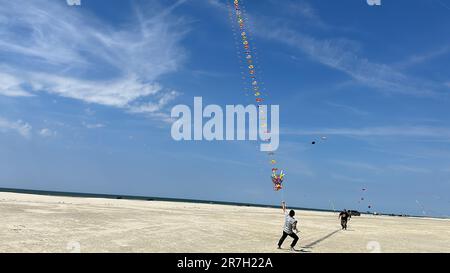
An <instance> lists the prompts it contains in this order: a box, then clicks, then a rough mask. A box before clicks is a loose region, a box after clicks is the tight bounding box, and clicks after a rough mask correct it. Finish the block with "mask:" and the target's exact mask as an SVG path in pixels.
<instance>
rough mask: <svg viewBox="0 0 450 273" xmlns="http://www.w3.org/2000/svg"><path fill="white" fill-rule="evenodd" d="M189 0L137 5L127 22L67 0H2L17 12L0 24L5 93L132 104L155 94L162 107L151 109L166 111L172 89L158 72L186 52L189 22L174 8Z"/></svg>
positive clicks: (171, 67) (2, 9)
mask: <svg viewBox="0 0 450 273" xmlns="http://www.w3.org/2000/svg"><path fill="white" fill-rule="evenodd" d="M183 2H184V1H178V2H177V3H176V5H174V6H172V7H170V8H169V9H166V10H163V11H161V12H160V13H158V12H155V14H145V16H143V15H142V14H139V13H138V12H137V13H136V14H135V16H134V19H133V20H134V21H130V22H129V24H128V25H127V26H126V28H125V27H124V28H120V27H113V26H111V25H108V23H107V22H104V21H100V20H98V19H96V18H95V17H93V16H92V14H89V16H88V14H87V13H85V12H83V13H82V12H80V11H79V10H78V9H73V8H70V7H68V6H67V5H65V4H64V3H62V2H61V3H60V2H56V1H41V0H36V1H31V2H30V1H20V0H18V1H7V2H5V3H2V5H1V6H0V15H1V17H7V18H12V19H11V20H8V22H9V23H8V24H7V25H2V28H1V29H0V35H1V37H2V39H1V41H0V55H4V56H8V57H7V58H4V59H5V61H3V64H2V66H1V67H0V73H1V74H0V84H1V86H0V94H1V95H5V96H16V97H17V96H30V95H38V94H39V92H48V93H51V94H55V95H59V96H63V97H67V98H72V99H77V100H81V101H85V102H88V103H95V104H101V105H106V106H112V107H118V108H123V109H128V110H129V109H135V108H139V106H140V105H145V104H150V103H154V100H155V97H156V100H157V102H156V103H155V105H156V107H159V108H152V109H151V110H152V111H151V112H153V113H157V112H158V111H161V110H162V107H163V106H165V105H167V103H168V100H170V99H173V98H174V96H173V95H172V94H173V91H172V90H167V89H166V88H165V87H164V86H162V85H161V83H160V82H158V80H159V78H160V77H161V76H162V75H166V74H169V73H173V72H175V71H177V70H178V69H179V67H180V65H181V64H182V63H183V61H184V60H185V57H186V53H185V51H184V49H183V48H182V47H181V46H180V41H181V39H182V38H183V37H184V34H185V33H186V31H187V30H186V27H185V24H183V19H181V18H177V17H175V16H173V15H171V13H170V12H171V11H172V10H173V9H174V8H175V7H176V6H178V5H180V4H182V3H183ZM155 9H156V8H155ZM93 75H95V76H93ZM161 97H164V98H165V101H164V102H165V103H164V104H161V103H160V102H159V101H160V100H161ZM131 112H136V111H131Z"/></svg>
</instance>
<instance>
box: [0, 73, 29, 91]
mask: <svg viewBox="0 0 450 273" xmlns="http://www.w3.org/2000/svg"><path fill="white" fill-rule="evenodd" d="M21 84H22V81H20V80H19V79H17V78H16V77H14V76H12V75H9V74H6V73H2V72H0V95H3V96H9V97H29V96H32V94H30V93H29V92H27V91H25V90H23V88H22V86H21Z"/></svg>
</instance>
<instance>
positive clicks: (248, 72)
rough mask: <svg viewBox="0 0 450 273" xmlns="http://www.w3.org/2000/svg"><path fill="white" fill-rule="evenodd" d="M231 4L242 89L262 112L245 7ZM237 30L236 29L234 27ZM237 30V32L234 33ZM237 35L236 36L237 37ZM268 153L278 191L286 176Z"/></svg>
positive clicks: (235, 0) (236, 0)
mask: <svg viewBox="0 0 450 273" xmlns="http://www.w3.org/2000/svg"><path fill="white" fill-rule="evenodd" d="M232 1H233V6H230V5H229V2H228V1H227V3H228V8H229V11H230V14H229V15H230V20H231V22H232V28H233V34H234V36H235V39H236V42H237V54H238V57H239V62H240V63H241V64H244V65H243V66H241V68H242V71H241V73H242V79H243V80H244V90H245V91H246V92H247V91H248V90H250V91H251V92H252V93H253V95H254V97H255V102H256V103H257V105H258V110H259V111H260V113H262V114H263V113H264V111H263V109H261V108H260V106H261V105H260V104H261V103H262V102H263V101H264V100H265V99H264V98H263V93H262V88H261V86H262V84H263V83H262V82H260V80H261V77H260V73H257V72H259V70H258V69H259V67H258V62H257V57H256V56H257V53H256V48H255V47H254V45H253V43H252V44H251V40H250V31H249V28H248V26H247V22H248V19H247V17H246V15H245V7H244V5H243V1H242V0H232ZM235 25H237V26H238V27H237V29H238V31H236V27H235ZM236 32H238V34H236ZM237 37H238V38H237ZM260 126H261V128H265V130H266V131H265V133H268V129H267V124H266V121H265V120H264V118H261V124H260ZM327 139H328V138H327V137H326V136H321V137H319V138H318V139H316V140H312V141H311V145H316V144H319V143H320V142H324V141H326V140H327ZM268 155H269V156H270V158H271V159H270V164H271V165H272V174H271V180H272V184H273V189H274V190H275V191H280V190H282V189H283V181H284V178H285V176H286V174H285V172H284V171H283V170H282V169H279V168H278V167H277V166H276V164H277V161H276V160H275V158H274V156H275V153H274V152H269V153H268ZM365 192H366V188H363V189H362V193H361V198H360V200H359V201H358V203H363V202H364V201H365V197H364V196H365ZM371 207H372V206H371V205H368V206H367V208H369V209H370V208H371Z"/></svg>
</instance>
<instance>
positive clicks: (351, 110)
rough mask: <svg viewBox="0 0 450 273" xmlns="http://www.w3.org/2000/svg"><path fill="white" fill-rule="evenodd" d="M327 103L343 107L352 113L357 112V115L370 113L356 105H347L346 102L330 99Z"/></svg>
mask: <svg viewBox="0 0 450 273" xmlns="http://www.w3.org/2000/svg"><path fill="white" fill-rule="evenodd" d="M326 104H328V105H329V106H333V107H335V108H339V109H342V110H344V111H347V112H349V113H352V114H355V115H359V116H365V115H368V114H369V113H368V112H366V111H363V110H360V109H358V108H356V107H353V106H350V105H346V104H341V103H336V102H330V101H327V102H326Z"/></svg>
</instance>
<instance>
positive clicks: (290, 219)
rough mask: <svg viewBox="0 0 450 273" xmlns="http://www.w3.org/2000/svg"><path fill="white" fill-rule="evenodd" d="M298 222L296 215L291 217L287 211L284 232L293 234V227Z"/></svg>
mask: <svg viewBox="0 0 450 273" xmlns="http://www.w3.org/2000/svg"><path fill="white" fill-rule="evenodd" d="M296 223H297V220H296V219H295V218H294V217H291V216H290V215H289V213H286V218H285V220H284V228H283V230H284V232H286V233H288V234H291V233H292V232H293V231H292V228H293V227H294V224H296Z"/></svg>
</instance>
